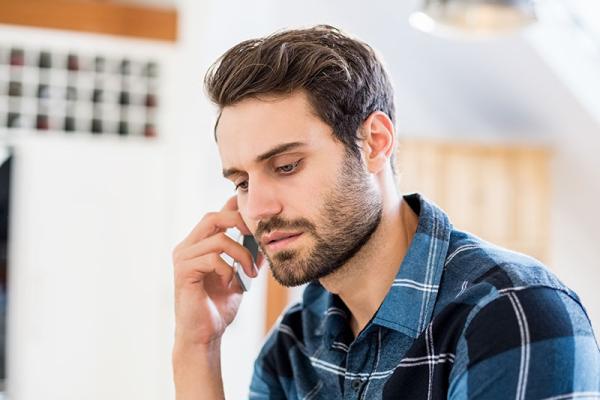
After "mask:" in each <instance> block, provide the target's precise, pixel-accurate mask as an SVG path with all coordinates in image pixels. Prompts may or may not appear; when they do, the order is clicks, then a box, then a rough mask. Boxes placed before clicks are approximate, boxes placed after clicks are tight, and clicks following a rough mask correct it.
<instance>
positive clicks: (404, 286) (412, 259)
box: [373, 193, 452, 338]
mask: <svg viewBox="0 0 600 400" xmlns="http://www.w3.org/2000/svg"><path fill="white" fill-rule="evenodd" d="M404 200H405V201H406V203H407V204H408V205H409V206H410V207H411V208H412V209H413V211H414V212H415V213H416V214H417V215H418V216H419V223H418V226H417V230H416V232H415V235H414V237H413V239H412V241H411V244H410V246H409V248H408V251H407V253H406V255H405V256H404V259H403V261H402V264H401V265H400V269H399V271H398V274H397V275H396V279H394V282H393V283H392V286H391V287H390V290H389V291H388V293H387V295H386V297H385V298H384V300H383V303H382V304H381V306H380V307H379V310H377V313H376V314H375V316H374V318H373V323H374V324H378V325H381V326H385V327H387V328H391V329H395V330H397V331H400V332H402V333H405V334H407V335H409V336H411V337H413V338H416V337H417V336H419V334H420V333H421V332H422V331H423V330H424V329H425V327H426V326H427V324H428V323H429V321H430V320H431V316H432V313H433V307H434V305H435V301H436V299H437V294H438V290H439V284H440V280H441V277H442V271H443V268H444V263H445V260H446V254H447V252H448V243H449V240H450V233H451V231H452V225H451V224H450V221H449V219H448V216H447V215H446V214H445V213H444V212H443V211H442V210H440V209H439V208H438V207H437V206H435V205H434V204H433V203H431V202H429V201H427V200H426V199H425V198H423V196H421V195H419V194H416V193H415V194H411V195H406V196H404Z"/></svg>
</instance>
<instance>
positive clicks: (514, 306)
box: [448, 287, 600, 400]
mask: <svg viewBox="0 0 600 400" xmlns="http://www.w3.org/2000/svg"><path fill="white" fill-rule="evenodd" d="M461 342H462V344H461V345H460V346H459V349H457V354H456V361H455V367H456V368H459V369H460V371H459V372H457V373H453V374H452V375H451V378H450V386H449V391H448V398H449V399H486V400H494V399H506V398H511V399H513V398H514V399H552V400H562V399H571V398H577V399H600V350H599V348H598V343H597V341H596V339H595V337H594V332H593V329H592V327H591V323H590V321H589V319H588V317H587V314H586V312H585V310H584V308H583V307H582V306H581V304H580V303H579V301H578V299H576V298H575V297H572V296H571V295H570V294H568V293H565V292H563V291H559V290H556V289H552V288H547V287H537V288H528V289H523V290H517V289H511V290H508V291H505V292H503V293H502V294H500V295H499V297H498V298H497V299H495V300H493V301H491V302H490V303H488V304H487V305H485V306H483V307H482V308H480V309H479V311H478V312H477V313H476V314H475V315H474V317H473V318H472V319H471V320H470V322H468V324H467V327H466V329H465V331H464V340H462V341H461ZM455 372H456V371H455Z"/></svg>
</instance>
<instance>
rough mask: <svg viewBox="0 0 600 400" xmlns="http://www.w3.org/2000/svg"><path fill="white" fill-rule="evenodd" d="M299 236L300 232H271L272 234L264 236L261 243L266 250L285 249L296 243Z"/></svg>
mask: <svg viewBox="0 0 600 400" xmlns="http://www.w3.org/2000/svg"><path fill="white" fill-rule="evenodd" d="M300 236H302V232H288V233H283V232H273V233H272V234H269V235H267V236H265V238H264V239H263V243H264V245H265V247H266V248H267V249H268V250H270V251H275V250H279V249H281V248H283V247H286V246H287V245H289V244H291V243H292V242H294V241H296V239H298V238H299V237H300Z"/></svg>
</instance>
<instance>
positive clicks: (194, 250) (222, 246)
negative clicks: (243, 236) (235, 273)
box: [175, 233, 256, 276]
mask: <svg viewBox="0 0 600 400" xmlns="http://www.w3.org/2000/svg"><path fill="white" fill-rule="evenodd" d="M210 253H215V254H217V255H218V254H221V253H226V254H227V255H228V256H230V257H231V258H233V259H234V260H236V261H238V262H239V263H240V264H241V265H242V267H243V268H244V270H245V271H246V274H248V275H249V276H256V271H255V268H254V263H253V260H252V254H251V253H250V251H249V250H248V249H246V248H245V247H244V246H242V245H241V244H239V243H238V242H236V241H235V240H233V239H231V238H230V237H229V236H227V235H226V234H224V233H218V234H216V235H213V236H211V237H209V238H206V239H204V240H202V241H200V242H198V243H195V244H193V245H191V246H189V247H187V248H184V249H181V250H180V251H179V252H178V253H177V254H176V255H175V257H176V258H177V260H182V261H184V260H188V259H193V258H196V257H200V256H203V255H207V254H210ZM219 258H220V257H219ZM177 260H176V262H177Z"/></svg>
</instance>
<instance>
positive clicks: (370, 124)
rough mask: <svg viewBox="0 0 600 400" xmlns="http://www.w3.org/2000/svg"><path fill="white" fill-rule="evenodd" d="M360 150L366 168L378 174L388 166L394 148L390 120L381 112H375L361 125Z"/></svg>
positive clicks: (393, 135)
mask: <svg viewBox="0 0 600 400" xmlns="http://www.w3.org/2000/svg"><path fill="white" fill-rule="evenodd" d="M360 133H361V139H362V140H361V148H362V152H363V157H364V160H365V163H366V166H367V168H368V169H369V171H370V172H372V173H378V172H379V171H381V170H383V169H384V168H385V167H386V166H387V165H388V164H389V159H390V157H391V156H392V152H393V151H394V149H395V147H396V134H395V131H394V124H393V123H392V120H390V118H389V117H388V116H387V115H386V114H385V113H384V112H381V111H375V112H374V113H372V114H371V115H369V116H368V117H367V119H366V120H365V121H364V122H363V123H362V125H361V130H360Z"/></svg>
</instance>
